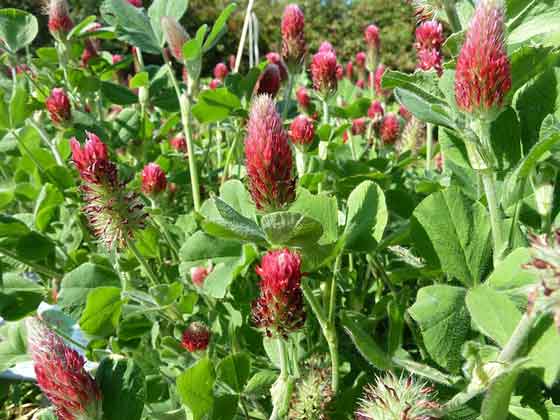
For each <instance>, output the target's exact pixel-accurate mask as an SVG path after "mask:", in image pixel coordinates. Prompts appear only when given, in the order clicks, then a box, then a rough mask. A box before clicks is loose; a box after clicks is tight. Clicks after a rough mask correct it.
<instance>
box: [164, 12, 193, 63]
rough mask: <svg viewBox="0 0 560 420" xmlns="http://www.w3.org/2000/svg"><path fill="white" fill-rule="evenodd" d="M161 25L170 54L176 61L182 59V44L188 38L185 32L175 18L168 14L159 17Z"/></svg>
mask: <svg viewBox="0 0 560 420" xmlns="http://www.w3.org/2000/svg"><path fill="white" fill-rule="evenodd" d="M161 27H162V29H163V35H164V36H165V40H166V41H167V44H168V45H169V50H170V51H171V54H172V55H173V57H175V59H176V60H177V61H183V45H185V42H187V41H188V40H189V36H188V34H187V32H186V31H185V29H184V28H183V27H182V26H181V24H180V23H179V22H178V21H177V19H175V18H174V17H170V16H164V17H162V18H161Z"/></svg>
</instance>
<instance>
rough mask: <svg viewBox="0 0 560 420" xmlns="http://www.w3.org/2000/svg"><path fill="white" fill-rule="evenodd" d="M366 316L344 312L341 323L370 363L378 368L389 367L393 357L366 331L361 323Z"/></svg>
mask: <svg viewBox="0 0 560 420" xmlns="http://www.w3.org/2000/svg"><path fill="white" fill-rule="evenodd" d="M363 318H364V316H363V315H361V314H359V313H351V312H348V311H345V312H342V314H341V317H340V319H341V323H342V326H343V327H344V331H346V334H348V336H349V337H350V338H351V339H352V342H353V343H354V345H355V346H356V348H357V349H358V351H359V352H360V353H361V354H362V356H364V359H366V360H367V361H368V362H369V363H371V364H372V365H373V366H375V367H376V368H378V369H389V368H391V367H392V365H393V363H392V361H391V358H390V357H389V356H388V355H387V354H386V353H385V352H384V351H383V350H381V348H380V347H379V345H378V344H377V343H376V342H375V341H374V340H373V337H372V336H371V334H368V333H367V332H366V331H364V329H363V327H362V326H361V325H360V324H361V323H363V321H364V319H363Z"/></svg>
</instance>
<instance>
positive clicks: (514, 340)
mask: <svg viewBox="0 0 560 420" xmlns="http://www.w3.org/2000/svg"><path fill="white" fill-rule="evenodd" d="M535 319H536V316H535V314H534V313H533V314H528V313H525V314H524V315H523V317H522V318H521V320H520V321H519V323H518V324H517V327H515V330H514V331H513V334H512V336H511V337H510V339H509V341H508V342H507V344H506V345H505V347H504V348H503V349H502V352H501V353H500V355H499V356H498V361H499V362H502V363H510V362H512V361H513V359H514V358H515V357H516V356H517V355H518V354H519V351H520V350H521V348H522V347H523V345H524V344H525V343H526V342H527V338H528V337H529V333H530V332H531V329H532V328H533V324H534V322H535Z"/></svg>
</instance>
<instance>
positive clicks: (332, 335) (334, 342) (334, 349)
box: [325, 324, 340, 395]
mask: <svg viewBox="0 0 560 420" xmlns="http://www.w3.org/2000/svg"><path fill="white" fill-rule="evenodd" d="M325 338H326V340H327V344H328V346H329V353H330V356H331V371H332V372H331V381H332V384H331V389H332V392H333V394H334V395H336V393H337V392H338V384H339V382H340V373H339V369H338V365H339V362H338V337H337V334H336V327H335V326H334V324H333V325H332V327H330V328H329V330H328V332H327V334H326V335H325Z"/></svg>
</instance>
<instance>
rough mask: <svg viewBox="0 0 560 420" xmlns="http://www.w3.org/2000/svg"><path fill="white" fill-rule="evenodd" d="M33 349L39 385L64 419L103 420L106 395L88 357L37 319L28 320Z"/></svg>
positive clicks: (30, 348)
mask: <svg viewBox="0 0 560 420" xmlns="http://www.w3.org/2000/svg"><path fill="white" fill-rule="evenodd" d="M27 329H28V333H27V339H28V344H29V352H30V354H31V358H32V359H33V362H34V368H35V374H36V376H37V384H38V385H39V388H41V391H43V393H44V394H45V395H46V397H47V398H48V399H49V400H50V402H51V403H52V404H53V406H54V407H55V410H56V414H57V416H58V418H59V419H61V420H79V419H88V420H101V419H102V418H103V408H102V396H101V390H100V389H99V386H98V385H97V383H96V382H95V380H94V379H93V378H92V377H91V376H90V375H89V373H88V372H87V371H86V370H85V369H84V364H85V360H84V358H83V357H82V356H80V355H79V354H78V352H76V351H75V350H73V349H71V348H70V347H68V346H67V345H66V344H64V342H63V341H62V339H61V338H60V337H59V336H57V335H55V334H54V333H53V332H52V331H51V330H50V329H48V328H47V326H46V325H45V324H44V323H43V322H42V321H40V320H38V319H36V318H30V319H29V320H28V321H27Z"/></svg>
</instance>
